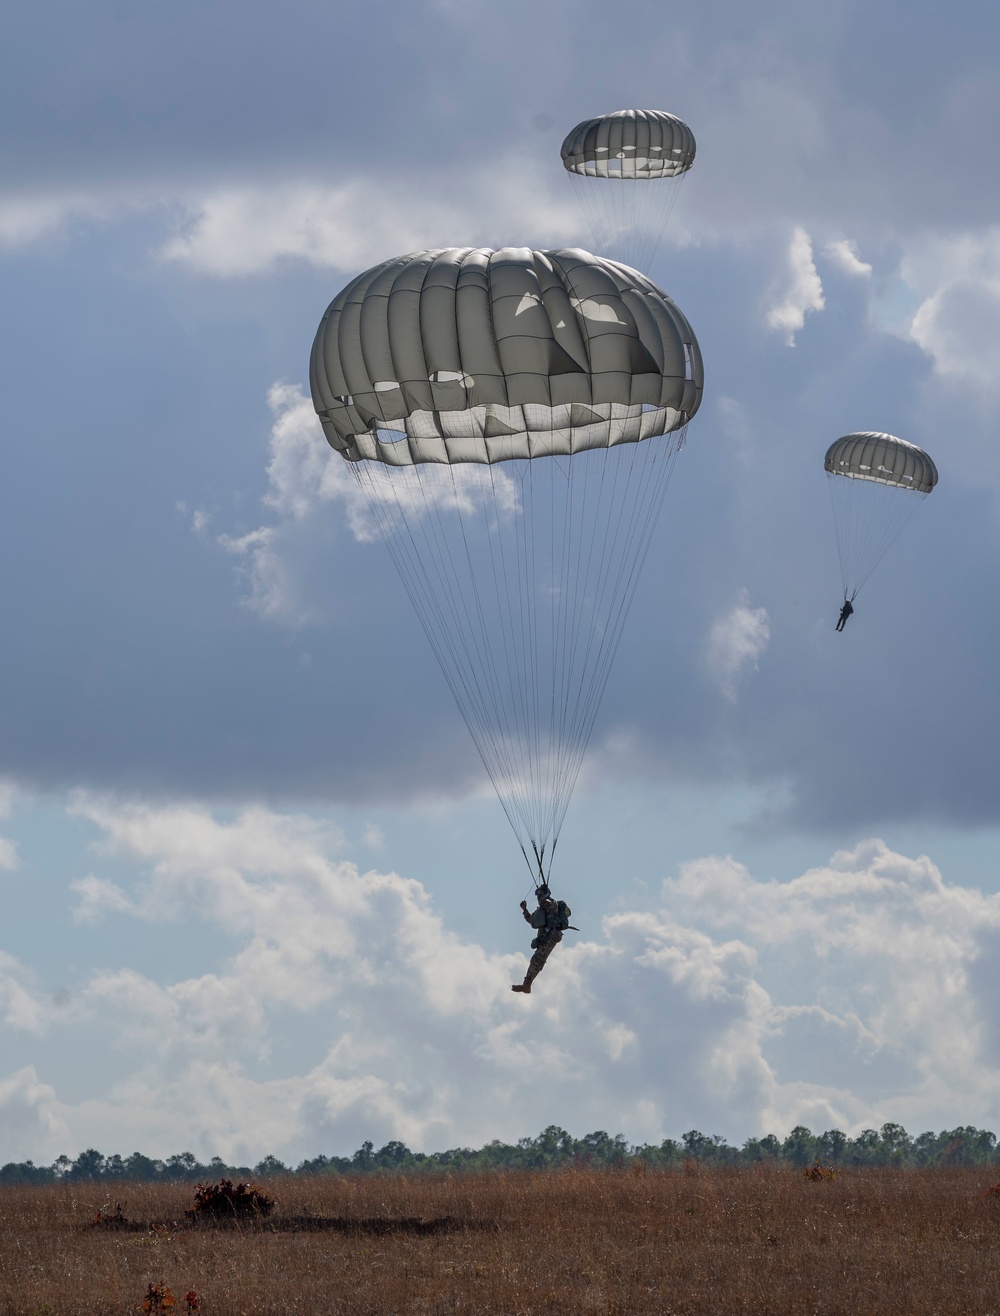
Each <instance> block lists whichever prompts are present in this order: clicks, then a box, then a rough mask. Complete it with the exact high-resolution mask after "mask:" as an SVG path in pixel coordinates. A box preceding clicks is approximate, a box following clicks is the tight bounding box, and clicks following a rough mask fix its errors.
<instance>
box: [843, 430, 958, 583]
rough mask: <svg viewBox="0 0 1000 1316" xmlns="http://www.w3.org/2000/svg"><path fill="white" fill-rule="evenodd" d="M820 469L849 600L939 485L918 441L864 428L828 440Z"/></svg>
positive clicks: (931, 463)
mask: <svg viewBox="0 0 1000 1316" xmlns="http://www.w3.org/2000/svg"><path fill="white" fill-rule="evenodd" d="M823 468H824V470H825V471H826V473H827V475H828V476H829V484H830V496H831V498H832V500H833V518H834V525H835V529H836V534H837V550H838V553H839V556H840V570H841V577H842V581H843V586H844V598H845V599H846V598H850V599H853V598H855V597H856V596H857V594H858V591H859V590H860V589H861V587H862V586H863V585H864V584H865V582H866V581H867V580H868V578H869V577H870V576H871V574H872V573H873V572H874V570H875V568H876V567H877V566H878V564H879V563H880V562H881V560H882V558H883V557H884V556H885V554H886V553H887V552H888V550H889V548H890V546H891V545H892V543H893V541H894V540H895V539H896V537H897V536H898V535H899V533H900V531H901V530H902V529H903V526H904V525H905V524H906V522H907V521H908V520H909V519H910V516H911V515H912V513H913V512H914V510H915V509H916V507H917V505H918V504H919V503H921V502H923V500H924V499H925V498H926V497H927V495H928V494H929V493H930V492H931V490H932V489H933V488H934V486H935V485H936V484H937V482H938V472H937V467H936V466H935V465H934V462H933V460H932V459H931V458H930V456H928V454H927V453H926V452H924V450H923V449H922V448H918V447H917V446H916V444H914V443H907V442H906V440H905V439H897V438H896V437H895V436H894V435H892V434H881V433H878V432H877V431H874V430H864V431H861V432H859V433H857V434H845V435H844V436H843V438H840V439H837V441H836V442H835V443H831V445H830V447H829V448H828V449H827V451H826V457H825V458H824V460H823Z"/></svg>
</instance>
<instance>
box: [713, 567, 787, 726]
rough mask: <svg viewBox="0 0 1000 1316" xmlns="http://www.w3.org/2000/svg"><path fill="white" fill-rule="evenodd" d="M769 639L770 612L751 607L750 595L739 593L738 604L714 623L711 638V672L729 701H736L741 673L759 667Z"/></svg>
mask: <svg viewBox="0 0 1000 1316" xmlns="http://www.w3.org/2000/svg"><path fill="white" fill-rule="evenodd" d="M770 639H771V625H770V618H769V617H768V613H767V609H766V608H752V607H751V606H750V596H749V594H748V593H747V591H746V590H745V589H743V590H740V597H739V602H738V603H737V604H736V606H735V607H734V608H732V609H731V610H730V611H729V612H727V613H726V615H725V616H724V617H719V618H718V619H717V620H716V621H714V622H713V623H712V629H711V630H710V631H709V635H708V647H707V661H708V669H709V671H710V672H711V673H712V675H713V676H714V677H715V679H716V681H718V683H719V688H720V689H721V690H722V693H723V694H724V695H725V696H726V698H727V699H732V700H735V699H736V687H737V681H738V679H739V677H740V674H741V673H742V672H743V671H744V670H745V669H746V668H747V667H748V666H753V667H756V665H757V660H758V659H759V658H760V656H761V654H762V653H763V652H764V651H765V649H766V648H767V646H768V644H769V642H770Z"/></svg>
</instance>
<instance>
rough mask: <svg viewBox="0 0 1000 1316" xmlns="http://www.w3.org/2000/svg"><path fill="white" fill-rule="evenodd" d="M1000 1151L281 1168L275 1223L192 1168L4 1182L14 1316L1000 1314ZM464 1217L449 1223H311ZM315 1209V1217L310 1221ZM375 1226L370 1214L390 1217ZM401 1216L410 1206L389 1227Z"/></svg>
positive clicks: (2, 1284)
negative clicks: (485, 1166)
mask: <svg viewBox="0 0 1000 1316" xmlns="http://www.w3.org/2000/svg"><path fill="white" fill-rule="evenodd" d="M995 1177H996V1172H995V1171H994V1172H993V1174H992V1175H991V1173H990V1171H989V1170H983V1171H971V1170H927V1171H914V1170H910V1171H893V1170H865V1171H862V1170H855V1171H845V1172H844V1173H842V1174H839V1175H838V1176H837V1178H836V1179H835V1180H833V1181H832V1182H831V1181H828V1180H827V1181H810V1180H808V1179H806V1178H805V1177H804V1176H803V1175H802V1173H801V1171H794V1170H787V1169H786V1170H774V1169H766V1170H731V1171H726V1170H704V1169H700V1168H698V1167H689V1170H688V1172H687V1173H677V1172H654V1171H647V1172H645V1173H643V1172H642V1171H641V1170H640V1169H639V1168H634V1169H632V1170H626V1171H597V1172H590V1171H586V1170H582V1171H567V1172H560V1173H551V1172H550V1173H543V1174H523V1173H522V1174H517V1173H514V1174H492V1175H463V1176H456V1177H454V1178H448V1177H435V1178H419V1179H410V1180H407V1179H404V1178H394V1179H389V1178H387V1179H381V1178H375V1177H372V1178H361V1179H342V1178H321V1177H316V1178H305V1177H303V1178H299V1179H295V1178H288V1179H277V1180H269V1181H268V1184H267V1190H268V1192H270V1193H272V1194H273V1196H274V1197H275V1198H276V1199H277V1206H276V1208H275V1210H274V1214H273V1216H272V1217H271V1218H270V1220H268V1221H266V1222H264V1224H263V1225H262V1226H261V1227H259V1228H254V1229H247V1230H241V1229H219V1228H191V1227H190V1226H188V1225H186V1224H181V1223H178V1224H177V1225H176V1227H167V1228H163V1227H162V1226H154V1229H153V1231H152V1232H150V1230H149V1228H148V1227H147V1228H144V1229H142V1230H141V1231H139V1232H130V1231H128V1230H125V1229H112V1228H107V1229H105V1228H94V1227H92V1226H91V1224H90V1222H91V1221H92V1220H93V1218H94V1216H95V1215H96V1214H97V1212H98V1211H99V1210H100V1209H101V1208H102V1207H103V1208H104V1209H105V1212H106V1213H107V1212H109V1211H110V1212H113V1210H114V1204H115V1200H116V1199H117V1200H118V1201H120V1202H121V1203H122V1205H123V1208H124V1214H125V1216H126V1217H127V1218H128V1219H129V1220H130V1221H134V1222H146V1223H147V1225H148V1222H156V1221H169V1220H174V1221H178V1222H180V1221H182V1220H183V1213H184V1209H185V1207H188V1206H190V1204H191V1201H192V1197H193V1191H192V1186H191V1185H189V1184H183V1185H171V1186H151V1185H141V1184H129V1185H125V1186H123V1187H121V1188H120V1189H119V1190H118V1191H117V1192H114V1193H113V1194H112V1196H111V1198H110V1200H109V1198H108V1195H107V1193H106V1191H105V1189H104V1186H103V1185H99V1184H97V1185H81V1184H77V1185H60V1186H57V1187H51V1188H7V1189H4V1190H2V1191H0V1313H2V1316H33V1314H34V1313H46V1314H49V1313H51V1316H78V1314H79V1316H84V1314H86V1316H112V1313H113V1314H114V1316H123V1313H139V1311H140V1304H141V1301H142V1297H143V1295H144V1294H145V1292H146V1290H147V1288H148V1286H149V1285H150V1284H152V1283H157V1282H159V1281H164V1282H165V1283H166V1284H167V1285H168V1286H169V1287H170V1288H171V1289H172V1290H173V1292H174V1294H175V1295H177V1298H178V1304H177V1307H176V1308H175V1313H179V1312H180V1311H182V1310H183V1305H182V1302H181V1299H182V1296H183V1294H185V1293H186V1292H187V1291H188V1290H190V1289H194V1290H196V1292H197V1293H198V1294H199V1295H200V1297H201V1299H202V1304H203V1305H202V1309H201V1310H202V1316H242V1314H243V1313H246V1316H263V1314H264V1313H267V1316H279V1313H280V1314H282V1316H284V1313H292V1312H302V1313H310V1314H312V1313H323V1314H324V1316H326V1314H327V1313H337V1314H338V1316H339V1314H343V1316H389V1314H391V1313H428V1314H431V1313H435V1314H436V1313H467V1314H468V1316H472V1313H482V1314H483V1316H486V1314H488V1316H522V1314H525V1313H535V1312H552V1313H560V1316H563V1314H566V1313H571V1314H573V1316H575V1314H576V1313H600V1314H601V1316H612V1314H613V1313H614V1314H620V1316H639V1314H642V1313H650V1314H653V1313H655V1314H656V1316H665V1314H666V1313H681V1312H683V1313H695V1312H698V1313H702V1312H704V1313H713V1314H714V1313H724V1314H725V1316H729V1313H735V1312H750V1313H754V1316H764V1314H765V1313H774V1314H775V1316H788V1314H790V1313H806V1312H808V1313H850V1316H869V1314H870V1313H879V1314H880V1316H881V1313H890V1312H891V1313H900V1316H923V1314H924V1313H926V1314H927V1316H930V1313H935V1314H936V1316H952V1313H959V1312H962V1313H975V1314H976V1316H986V1314H987V1313H990V1312H996V1313H1000V1195H997V1194H994V1195H989V1194H988V1193H987V1191H986V1190H987V1189H988V1188H989V1187H990V1186H991V1185H992V1184H993V1183H994V1181H995ZM310 1216H311V1217H313V1218H314V1219H315V1218H316V1217H336V1218H338V1219H339V1220H340V1221H341V1222H348V1223H349V1222H358V1223H359V1224H360V1223H361V1222H366V1221H367V1222H373V1221H376V1222H377V1221H379V1220H381V1221H386V1222H389V1221H398V1220H402V1219H404V1218H409V1219H411V1220H414V1219H419V1220H423V1221H431V1220H446V1219H447V1218H449V1217H450V1220H449V1221H448V1223H446V1224H445V1225H444V1226H443V1227H442V1228H441V1230H440V1232H436V1233H425V1234H420V1233H415V1232H412V1227H411V1232H405V1231H404V1232H388V1233H385V1234H379V1233H373V1232H364V1231H363V1230H364V1226H362V1228H361V1229H359V1231H358V1232H351V1231H350V1230H347V1229H346V1224H342V1225H341V1227H340V1228H338V1229H307V1228H305V1227H304V1226H305V1224H306V1218H307V1217H310ZM296 1223H297V1224H298V1226H299V1227H296ZM375 1227H376V1226H374V1225H372V1224H369V1225H368V1226H367V1228H368V1229H369V1230H370V1229H372V1228H375ZM390 1228H391V1226H390Z"/></svg>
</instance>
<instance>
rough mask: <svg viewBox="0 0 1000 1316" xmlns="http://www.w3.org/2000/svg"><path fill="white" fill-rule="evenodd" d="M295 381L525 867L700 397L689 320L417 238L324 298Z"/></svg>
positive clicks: (603, 279)
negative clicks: (390, 570)
mask: <svg viewBox="0 0 1000 1316" xmlns="http://www.w3.org/2000/svg"><path fill="white" fill-rule="evenodd" d="M311 382H312V394H313V402H314V405H315V408H316V411H317V413H318V415H319V417H320V420H321V422H322V425H323V429H324V431H325V433H326V437H327V439H328V441H329V442H330V444H331V445H332V446H333V447H334V448H335V449H336V450H337V452H339V453H340V454H341V456H343V457H344V458H345V460H346V461H347V462H348V465H349V469H350V470H351V471H352V473H353V474H354V476H355V477H356V479H357V482H358V487H359V490H360V492H361V493H362V494H363V505H364V507H365V508H366V509H367V515H368V518H369V524H370V526H371V527H372V537H374V534H375V533H376V532H377V533H378V535H380V536H381V537H382V538H383V539H384V540H385V542H386V544H387V546H388V548H389V550H390V553H391V555H392V558H393V561H394V562H395V565H396V568H397V570H398V572H399V575H400V578H401V580H402V582H403V585H404V586H405V588H406V591H407V593H408V595H409V597H410V599H411V601H412V603H413V605H414V607H415V609H416V611H417V614H418V616H419V618H420V621H421V623H422V625H423V628H424V630H425V632H426V634H427V636H428V639H429V640H430V643H431V645H432V647H433V649H434V652H435V654H436V656H437V659H438V661H439V663H440V665H441V668H442V671H443V672H444V675H445V677H446V679H447V681H448V684H449V686H450V688H451V691H452V693H453V695H454V697H455V699H456V701H457V703H458V706H459V709H460V710H461V712H462V715H463V717H464V718H465V721H466V724H467V725H468V728H469V730H470V732H471V734H472V737H473V739H474V741H475V743H476V746H477V748H478V750H479V753H480V755H481V757H482V760H483V763H484V764H485V767H486V770H487V772H488V773H489V775H490V777H491V779H492V781H493V784H494V786H495V787H496V790H497V794H498V795H499V797H500V801H501V803H502V805H503V807H504V809H505V811H506V813H507V817H508V819H509V820H510V823H511V826H512V827H513V829H514V831H515V834H516V835H517V837H518V840H519V842H520V844H521V848H522V851H523V853H524V855H525V858H526V859H527V860H528V862H529V865H530V866H531V868H532V872H533V875H534V876H535V877H536V878H538V879H541V878H542V877H543V876H544V875H545V874H547V873H548V871H549V864H550V863H551V858H552V854H553V852H554V848H555V843H556V840H557V838H558V835H559V829H560V827H561V825H562V820H563V817H564V815H565V812H566V808H567V806H568V804H569V799H570V794H571V792H572V789H573V786H574V783H575V781H576V778H577V775H578V773H579V769H580V765H581V762H582V759H583V755H584V752H585V750H586V746H587V742H588V740H589V737H590V734H591V730H592V728H593V725H594V719H595V717H596V714H597V708H598V704H599V702H600V698H601V695H602V692H603V690H604V688H605V685H606V683H607V680H608V676H609V674H610V670H611V663H612V659H613V657H614V654H615V651H616V649H617V646H618V642H619V639H620V636H621V631H622V626H623V624H624V621H625V617H626V614H627V612H628V609H629V606H630V604H631V602H632V598H633V595H634V593H635V588H636V583H637V580H638V575H639V571H640V568H641V566H642V562H643V559H644V558H645V555H646V552H647V551H648V547H649V543H650V538H651V535H652V531H653V528H654V526H655V523H656V517H657V513H658V511H659V508H660V505H661V503H662V499H663V495H664V492H665V490H666V485H667V480H668V478H669V475H670V472H671V469H672V465H673V458H674V457H675V456H676V454H677V452H678V451H679V450H680V448H681V447H682V446H683V440H684V433H685V427H686V425H687V422H688V421H689V420H690V418H691V417H692V416H693V415H694V413H695V412H696V411H697V409H698V405H699V403H700V401H701V394H702V362H701V354H700V352H699V350H698V344H697V342H696V340H695V336H694V333H693V332H692V330H691V327H690V325H689V324H688V322H687V320H686V319H685V318H684V316H683V315H682V314H681V312H680V310H679V309H678V308H677V307H676V306H675V305H674V303H673V302H672V301H671V300H670V298H669V297H668V296H667V295H666V293H664V292H663V291H662V290H661V289H659V288H658V287H657V286H656V285H655V284H654V283H652V282H650V281H649V280H648V279H646V278H645V277H644V276H643V275H641V274H639V273H638V272H636V271H635V270H632V269H629V268H628V267H626V266H623V265H620V264H617V263H615V262H612V261H608V260H601V259H599V258H597V257H595V256H591V255H589V254H588V253H587V252H584V251H578V250H563V251H532V250H529V249H528V248H522V247H517V248H505V249H503V250H500V251H492V250H488V249H472V248H464V247H463V248H451V249H446V250H440V251H424V252H417V253H415V254H413V255H408V256H401V257H399V258H397V259H395V260H390V261H386V262H384V263H383V264H381V265H378V266H376V267H375V268H374V269H371V270H368V271H367V272H366V273H364V274H362V275H360V276H359V277H358V278H356V279H355V280H354V281H353V282H352V283H350V284H348V286H347V287H346V288H345V289H344V290H343V291H342V292H341V293H340V294H339V295H338V296H337V297H336V298H335V299H334V300H333V302H332V303H331V304H330V306H329V308H328V310H327V312H326V314H325V316H324V317H323V321H322V323H321V324H320V327H319V331H318V332H317V334H316V340H315V342H314V344H313V352H312V364H311Z"/></svg>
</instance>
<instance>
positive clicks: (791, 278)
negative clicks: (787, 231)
mask: <svg viewBox="0 0 1000 1316" xmlns="http://www.w3.org/2000/svg"><path fill="white" fill-rule="evenodd" d="M772 296H773V298H774V301H773V303H772V305H771V306H770V307H769V309H768V312H767V323H768V326H769V328H771V329H774V330H776V331H777V332H778V333H781V334H784V336H785V341H786V342H787V344H788V346H789V347H794V346H795V335H796V334H797V333H798V332H799V330H800V329H801V328H802V327H803V325H804V324H805V322H806V315H807V314H808V313H809V312H810V311H821V310H822V309H823V307H824V306H825V305H826V302H825V301H824V299H823V284H822V282H821V280H820V277H819V274H818V273H817V270H816V266H815V264H814V262H813V249H812V240H811V238H810V237H809V234H808V233H807V232H806V231H805V229H803V228H796V229H795V230H794V232H793V233H792V238H791V241H790V242H789V244H788V252H787V255H786V271H785V274H784V275H783V276H782V278H781V279H780V281H779V282H778V283H777V284H776V286H775V288H774V290H773V292H772Z"/></svg>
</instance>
